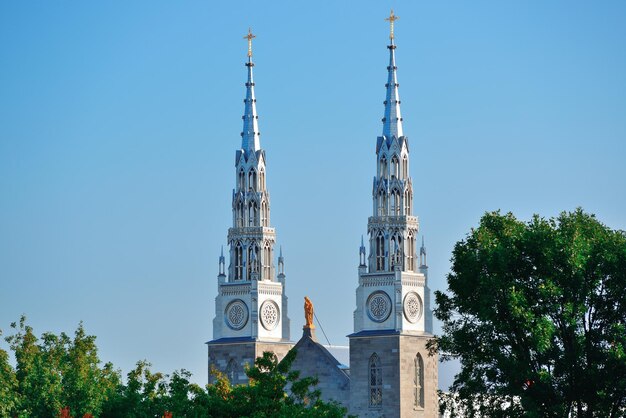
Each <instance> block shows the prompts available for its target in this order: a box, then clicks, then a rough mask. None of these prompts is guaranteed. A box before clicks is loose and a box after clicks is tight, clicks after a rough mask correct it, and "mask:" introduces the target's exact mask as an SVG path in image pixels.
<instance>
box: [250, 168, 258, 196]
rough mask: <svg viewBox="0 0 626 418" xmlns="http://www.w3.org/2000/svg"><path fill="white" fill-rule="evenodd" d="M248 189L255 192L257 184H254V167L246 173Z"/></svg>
mask: <svg viewBox="0 0 626 418" xmlns="http://www.w3.org/2000/svg"><path fill="white" fill-rule="evenodd" d="M248 190H251V191H253V192H256V190H257V184H256V170H255V169H254V168H251V169H250V172H249V173H248Z"/></svg>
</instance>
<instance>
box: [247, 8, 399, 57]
mask: <svg viewBox="0 0 626 418" xmlns="http://www.w3.org/2000/svg"><path fill="white" fill-rule="evenodd" d="M391 14H393V10H392V11H391ZM392 25H393V23H392ZM392 32H393V29H392ZM254 38H256V35H253V34H252V29H250V28H248V34H247V35H246V36H244V37H243V39H247V40H248V57H251V56H252V40H253V39H254Z"/></svg>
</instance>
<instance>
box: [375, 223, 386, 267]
mask: <svg viewBox="0 0 626 418" xmlns="http://www.w3.org/2000/svg"><path fill="white" fill-rule="evenodd" d="M376 270H378V271H383V270H385V237H384V236H383V233H382V232H379V233H378V236H377V237H376Z"/></svg>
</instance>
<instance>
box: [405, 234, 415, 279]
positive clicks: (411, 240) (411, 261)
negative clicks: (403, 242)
mask: <svg viewBox="0 0 626 418" xmlns="http://www.w3.org/2000/svg"><path fill="white" fill-rule="evenodd" d="M406 239H407V254H406V261H407V268H408V269H409V271H414V270H415V237H414V236H413V232H409V235H408V236H407V238H406Z"/></svg>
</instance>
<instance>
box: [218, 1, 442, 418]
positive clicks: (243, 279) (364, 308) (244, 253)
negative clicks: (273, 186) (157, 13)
mask: <svg viewBox="0 0 626 418" xmlns="http://www.w3.org/2000/svg"><path fill="white" fill-rule="evenodd" d="M396 19H397V16H395V15H394V13H393V11H392V12H391V15H390V16H389V17H388V18H387V19H386V20H387V21H389V23H390V35H389V38H390V42H389V45H388V46H387V48H388V49H389V63H388V66H387V72H388V75H387V83H386V84H385V87H386V97H385V101H384V106H385V110H384V117H383V119H382V122H383V129H382V134H381V136H378V137H377V139H376V142H375V143H373V145H375V150H376V161H377V163H376V167H375V170H374V179H373V183H372V200H373V205H372V215H371V216H370V217H369V219H368V224H367V231H368V235H369V248H367V247H366V246H365V243H364V242H363V239H362V240H361V247H360V250H359V266H358V284H357V285H358V287H357V290H356V306H355V310H354V328H353V330H352V333H350V334H349V335H348V338H349V365H343V364H341V363H340V361H338V360H337V359H336V358H335V357H334V356H333V354H332V353H331V352H330V351H329V350H328V349H327V348H326V347H325V346H323V345H322V344H320V343H319V342H318V341H317V337H316V335H315V325H314V324H313V304H312V302H311V301H310V300H308V298H306V300H305V321H304V322H305V324H304V327H303V333H302V336H301V338H300V339H299V340H298V341H293V340H292V339H291V335H290V320H289V317H288V309H287V302H288V300H287V295H286V293H285V280H286V277H285V272H284V259H283V256H282V252H280V253H279V255H278V262H277V265H275V264H274V258H275V254H274V251H275V249H274V245H275V242H276V234H275V230H274V228H273V227H272V226H271V223H270V195H269V192H268V185H267V184H266V181H265V178H266V170H267V167H266V159H265V150H263V148H261V143H260V139H259V128H258V116H257V111H256V98H255V94H254V86H255V84H254V77H253V68H254V63H253V61H252V39H253V38H254V35H253V34H252V33H251V32H249V33H248V35H247V36H246V38H247V40H248V58H247V62H246V64H245V65H246V67H247V81H246V83H245V86H246V97H245V100H244V103H245V106H244V115H243V132H242V133H241V149H239V150H237V151H236V153H235V188H234V189H233V194H232V213H233V225H232V227H231V228H229V229H228V237H227V241H228V247H229V249H228V258H229V263H228V266H227V265H226V258H225V256H224V253H223V251H222V254H221V255H220V257H219V274H218V283H217V286H218V294H217V297H216V298H215V318H214V319H213V339H212V340H211V341H209V342H207V346H208V367H209V370H211V369H213V368H215V369H217V370H219V371H221V372H223V373H225V374H226V376H228V378H229V379H230V381H231V382H232V383H233V384H242V383H247V376H246V374H245V372H244V370H245V365H246V364H252V363H253V362H254V359H255V358H256V357H259V356H261V355H262V353H263V352H265V351H271V352H273V353H274V354H275V355H276V356H277V358H278V359H282V358H283V357H284V356H285V355H286V354H287V353H288V352H289V350H291V349H293V348H295V349H296V350H297V357H296V360H295V361H294V364H293V369H294V370H300V372H301V376H313V375H314V376H317V377H318V379H319V385H318V388H319V389H320V390H321V392H322V397H323V399H325V400H330V399H332V400H336V401H338V402H340V403H341V404H342V405H344V406H345V407H347V408H348V412H349V413H350V414H353V415H357V416H359V417H436V416H438V398H437V368H438V358H437V355H436V354H435V355H429V352H428V349H427V346H426V345H427V343H428V341H429V340H430V339H431V338H432V336H433V334H432V311H431V307H430V290H429V288H428V267H427V263H426V250H425V248H424V244H423V239H422V245H421V247H420V248H419V249H418V248H417V244H416V243H417V237H418V232H419V222H418V218H417V216H415V215H414V214H413V185H412V180H411V176H410V174H409V173H410V172H409V148H410V147H409V140H408V137H407V136H405V135H404V131H403V129H402V115H401V112H400V96H399V91H398V90H399V89H398V87H399V84H398V80H397V74H396V73H397V67H396V58H395V54H396V42H395V37H394V22H395V20H396ZM298 316H299V315H298ZM212 379H213V378H212V376H211V375H210V374H209V382H212Z"/></svg>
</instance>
